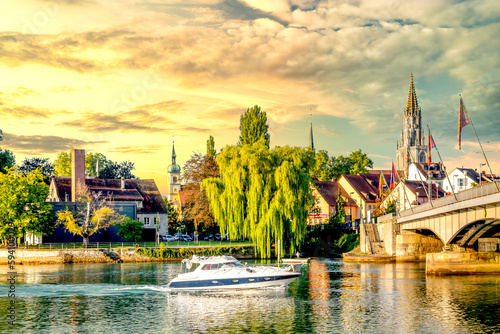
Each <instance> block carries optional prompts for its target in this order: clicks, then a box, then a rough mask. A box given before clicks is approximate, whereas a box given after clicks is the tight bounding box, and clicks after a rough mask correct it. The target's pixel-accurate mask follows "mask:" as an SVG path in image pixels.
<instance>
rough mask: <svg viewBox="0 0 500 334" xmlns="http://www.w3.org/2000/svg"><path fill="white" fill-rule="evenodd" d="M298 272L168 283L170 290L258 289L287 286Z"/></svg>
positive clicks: (297, 275) (298, 274)
mask: <svg viewBox="0 0 500 334" xmlns="http://www.w3.org/2000/svg"><path fill="white" fill-rule="evenodd" d="M299 276H300V273H289V274H286V275H284V274H282V275H276V276H261V277H243V278H242V277H239V278H211V279H210V278H207V279H191V280H189V279H187V280H179V279H174V280H173V281H172V282H170V284H169V285H168V288H169V289H170V290H226V289H258V288H266V287H275V286H287V285H288V284H290V283H291V282H293V281H294V280H295V279H296V278H297V277H299Z"/></svg>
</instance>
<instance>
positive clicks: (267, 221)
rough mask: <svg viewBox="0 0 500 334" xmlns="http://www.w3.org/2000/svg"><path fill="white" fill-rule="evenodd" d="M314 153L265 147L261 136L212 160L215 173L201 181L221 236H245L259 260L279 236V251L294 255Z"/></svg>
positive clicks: (308, 202) (300, 236) (300, 239)
mask: <svg viewBox="0 0 500 334" xmlns="http://www.w3.org/2000/svg"><path fill="white" fill-rule="evenodd" d="M313 155H314V153H313V152H312V150H309V149H302V148H299V147H289V146H285V147H276V148H274V149H272V150H270V149H269V148H268V147H267V144H266V139H265V138H261V139H260V140H259V142H257V143H254V144H253V145H243V146H241V147H238V146H227V147H226V148H225V149H224V151H222V152H221V153H220V154H219V156H218V157H217V159H216V161H217V163H218V165H219V169H220V177H218V178H208V179H206V180H204V181H203V183H202V189H205V191H206V192H207V196H208V199H209V204H210V208H211V210H212V212H213V213H214V218H215V221H216V222H217V223H218V224H219V226H220V229H221V234H222V235H224V234H226V233H229V234H230V235H231V238H237V239H240V238H250V239H251V240H252V241H253V242H254V243H255V245H256V253H257V254H259V255H260V256H261V257H264V258H268V257H270V255H271V244H273V243H276V242H277V241H278V240H280V241H281V250H282V251H284V250H285V249H286V250H289V251H290V252H291V253H295V251H296V250H297V247H298V246H300V245H301V244H302V243H303V241H304V237H305V232H306V218H307V215H308V212H309V207H310V205H311V204H312V202H313V197H312V195H311V194H310V188H309V183H310V177H309V170H310V169H311V168H312V166H313V164H314V156H313Z"/></svg>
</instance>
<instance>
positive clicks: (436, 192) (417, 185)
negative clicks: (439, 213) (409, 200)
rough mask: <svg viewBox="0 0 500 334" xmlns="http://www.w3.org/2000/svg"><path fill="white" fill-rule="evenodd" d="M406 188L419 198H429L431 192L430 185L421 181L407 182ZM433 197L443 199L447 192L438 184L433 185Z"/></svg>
mask: <svg viewBox="0 0 500 334" xmlns="http://www.w3.org/2000/svg"><path fill="white" fill-rule="evenodd" d="M405 185H406V187H407V188H408V189H409V190H410V191H411V192H413V193H414V194H415V195H417V193H418V197H427V196H428V195H427V194H428V192H429V185H428V184H427V183H424V182H420V181H405ZM431 190H432V197H433V198H437V197H443V196H444V195H445V191H444V190H443V188H441V187H440V186H438V185H437V184H432V185H431Z"/></svg>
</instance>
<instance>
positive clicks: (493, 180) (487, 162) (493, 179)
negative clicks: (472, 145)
mask: <svg viewBox="0 0 500 334" xmlns="http://www.w3.org/2000/svg"><path fill="white" fill-rule="evenodd" d="M458 95H459V96H460V100H461V101H462V105H463V106H464V110H465V113H466V114H467V118H468V119H469V122H470V124H471V125H472V130H474V134H475V135H476V138H477V142H478V143H479V147H480V148H481V152H483V157H484V160H486V164H487V165H488V168H489V170H490V173H491V180H492V182H493V183H494V184H495V188H497V191H500V189H498V184H497V183H496V182H495V177H494V176H493V171H492V170H491V166H490V162H489V161H488V158H486V154H485V153H484V150H483V145H481V141H480V140H479V137H478V136H477V132H476V128H475V127H474V123H473V122H472V119H471V118H470V116H469V112H468V111H467V108H465V104H464V101H463V99H462V94H458ZM481 178H482V176H481V175H479V185H481ZM448 182H449V181H448Z"/></svg>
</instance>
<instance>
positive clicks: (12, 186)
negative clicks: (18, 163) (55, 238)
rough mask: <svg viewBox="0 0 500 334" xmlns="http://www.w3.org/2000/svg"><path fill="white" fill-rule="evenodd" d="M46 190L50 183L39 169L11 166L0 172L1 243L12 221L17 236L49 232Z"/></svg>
mask: <svg viewBox="0 0 500 334" xmlns="http://www.w3.org/2000/svg"><path fill="white" fill-rule="evenodd" d="M48 194H49V186H48V185H47V184H45V182H44V175H43V174H42V173H41V171H40V170H39V169H37V170H34V171H29V172H26V173H20V172H19V171H18V170H16V168H14V167H12V168H9V169H7V170H6V174H0V238H1V239H2V241H3V242H4V243H5V242H6V240H7V239H8V231H9V229H10V227H11V224H12V225H13V226H14V227H15V229H16V231H17V237H21V236H23V235H24V234H25V233H31V234H35V235H47V234H50V233H52V231H53V229H54V224H53V222H54V214H53V213H52V211H51V209H52V206H51V205H50V204H48V203H45V200H46V198H47V196H48Z"/></svg>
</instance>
